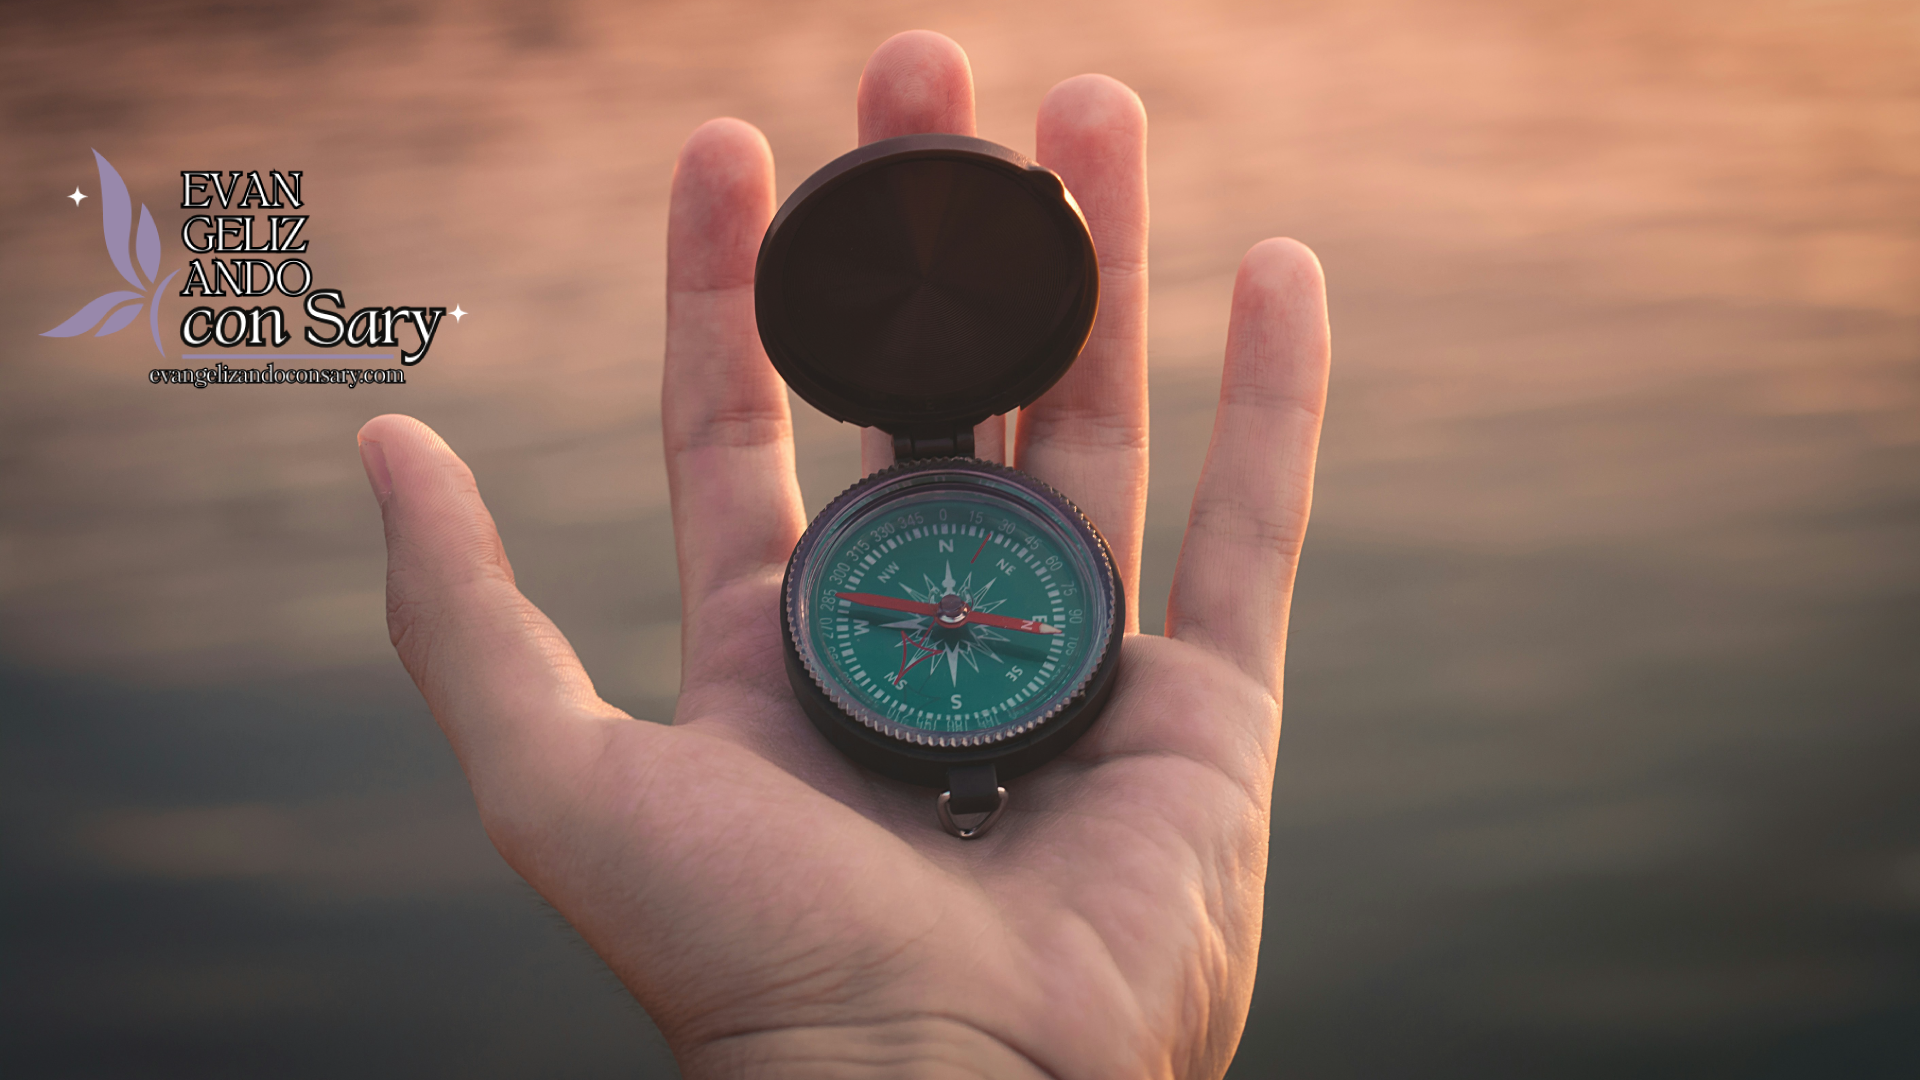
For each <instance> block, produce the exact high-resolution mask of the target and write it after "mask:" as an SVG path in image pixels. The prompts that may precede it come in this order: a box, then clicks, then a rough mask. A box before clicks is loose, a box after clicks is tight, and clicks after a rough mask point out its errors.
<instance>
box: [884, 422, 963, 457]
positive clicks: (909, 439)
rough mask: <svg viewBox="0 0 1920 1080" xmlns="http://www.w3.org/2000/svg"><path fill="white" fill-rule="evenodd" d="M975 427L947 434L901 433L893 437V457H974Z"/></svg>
mask: <svg viewBox="0 0 1920 1080" xmlns="http://www.w3.org/2000/svg"><path fill="white" fill-rule="evenodd" d="M972 456H973V428H971V427H963V428H960V429H959V430H957V431H954V432H952V433H950V434H947V435H939V436H929V435H899V434H896V435H895V436H894V437H893V459H894V460H895V461H909V460H911V459H913V458H941V457H972Z"/></svg>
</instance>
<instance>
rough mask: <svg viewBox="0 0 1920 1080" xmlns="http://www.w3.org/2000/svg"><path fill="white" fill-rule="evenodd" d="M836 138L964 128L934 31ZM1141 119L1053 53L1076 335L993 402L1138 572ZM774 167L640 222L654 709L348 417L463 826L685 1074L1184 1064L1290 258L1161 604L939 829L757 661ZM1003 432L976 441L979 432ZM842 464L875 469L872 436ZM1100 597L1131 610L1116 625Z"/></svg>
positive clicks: (1266, 278) (1241, 805)
mask: <svg viewBox="0 0 1920 1080" xmlns="http://www.w3.org/2000/svg"><path fill="white" fill-rule="evenodd" d="M859 116H860V137H861V140H862V141H863V142H866V141H871V140H874V139H879V138H884V137H888V136H892V135H899V134H904V133H908V132H916V131H949V132H959V133H963V134H971V133H972V131H973V92H972V82H971V75H970V73H969V70H968V68H967V62H966V57H965V55H964V54H963V53H961V51H960V50H959V48H958V46H956V45H954V44H953V43H952V42H951V41H948V40H947V39H946V38H943V37H940V36H938V35H935V34H930V33H924V32H916V33H910V34H902V35H900V36H898V37H895V38H893V39H891V40H889V41H888V42H886V43H885V44H883V45H882V46H881V47H880V49H879V50H878V51H877V52H875V54H874V55H873V57H872V59H871V60H870V61H869V62H868V64H867V68H866V71H865V73H864V74H863V75H862V77H861V80H860V90H859ZM1145 135H1146V118H1145V114H1144V113H1143V111H1142V109H1141V106H1140V102H1139V99H1138V98H1136V97H1135V96H1134V95H1133V93H1132V92H1131V91H1129V90H1128V89H1127V88H1126V87H1124V86H1122V85H1120V84H1119V83H1116V82H1114V81H1112V80H1110V79H1107V78H1104V77H1100V76H1082V77H1080V78H1076V79H1070V80H1068V81H1067V82H1064V83H1062V84H1060V85H1059V86H1057V87H1055V88H1054V89H1053V91H1052V92H1051V93H1050V94H1048V95H1047V98H1046V100H1045V102H1044V103H1043V104H1042V105H1041V108H1040V117H1039V131H1038V148H1039V150H1038V157H1039V160H1040V161H1041V163H1042V164H1045V165H1047V166H1049V167H1051V168H1053V169H1054V170H1055V171H1057V172H1059V173H1060V174H1061V176H1062V177H1064V178H1065V180H1066V182H1067V185H1068V187H1069V188H1070V189H1071V190H1072V191H1073V193H1074V195H1075V196H1076V197H1077V199H1078V200H1079V202H1080V205H1081V207H1082V208H1083V209H1084V210H1085V212H1086V215H1087V220H1088V223H1089V224H1090V226H1091V227H1092V230H1093V236H1094V242H1095V244H1096V246H1097V247H1098V249H1099V253H1100V279H1101V305H1100V316H1099V321H1098V323H1097V324H1096V325H1095V326H1094V329H1093V336H1092V339H1091V340H1090V341H1089V342H1088V344H1087V348H1086V351H1085V352H1084V353H1083V354H1082V355H1081V357H1080V360H1079V362H1078V363H1077V364H1076V365H1075V366H1074V367H1073V369H1072V370H1071V371H1070V372H1069V373H1068V375H1067V376H1066V377H1065V378H1064V379H1062V380H1061V382H1060V383H1059V384H1058V385H1057V386H1055V387H1054V388H1053V389H1052V390H1051V391H1049V392H1048V393H1047V394H1046V396H1045V397H1043V398H1041V399H1040V400H1039V401H1038V402H1036V403H1035V404H1034V405H1033V406H1031V407H1030V408H1027V409H1025V410H1023V411H1022V412H1021V413H1020V416H1019V421H1018V432H1017V440H1016V442H1017V446H1016V448H1017V453H1016V455H1015V456H1016V458H1017V463H1018V464H1019V466H1020V467H1021V468H1024V469H1026V470H1027V471H1029V472H1032V473H1034V474H1035V475H1037V476H1039V477H1040V478H1041V479H1043V480H1046V481H1047V482H1048V483H1051V484H1053V485H1054V486H1055V487H1057V488H1059V489H1060V490H1061V491H1063V492H1065V493H1066V494H1067V495H1068V496H1069V497H1071V498H1072V499H1074V500H1075V501H1076V502H1077V503H1078V504H1079V505H1080V507H1081V508H1082V509H1083V510H1084V511H1085V512H1086V513H1087V514H1088V516H1089V517H1090V518H1091V519H1092V520H1093V521H1094V522H1095V523H1096V524H1097V525H1098V526H1099V527H1100V528H1101V529H1102V531H1103V532H1104V533H1105V534H1106V536H1107V539H1108V540H1109V542H1110V543H1111V544H1112V547H1113V551H1114V554H1115V556H1116V558H1117V559H1118V561H1119V565H1120V567H1121V568H1122V572H1123V574H1124V578H1125V581H1126V585H1127V590H1128V595H1129V596H1137V595H1138V591H1137V587H1138V578H1139V565H1140V543H1141V531H1142V521H1143V517H1144V503H1145V498H1146V484H1147V395H1146V301H1147V293H1146V231H1147V229H1146V227H1147V205H1146V184H1145V175H1146V170H1145ZM773 191H774V188H773V163H772V159H771V155H770V153H769V151H768V148H767V144H766V141H765V140H764V139H763V138H762V137H761V136H760V134H759V132H757V131H756V130H754V129H753V128H752V127H750V126H748V125H747V124H745V123H742V122H740V121H737V120H716V121H713V122H711V123H709V124H707V125H705V126H703V127H702V128H700V129H699V130H698V131H696V132H695V133H694V134H693V136H692V137H691V138H690V139H688V141H687V145H686V147H685V149H684V150H682V152H681V155H680V161H679V164H678V166H677V168H676V170H675V174H674V182H673V196H672V209H671V216H670V222H669V230H668V250H667V262H668V273H667V277H668V286H667V288H668V296H667V310H668V321H667V355H666V373H665V380H664V388H663V392H662V408H661V412H662V417H663V422H664V425H665V429H666V452H667V454H666V458H667V469H668V477H669V481H670V484H671V489H672V495H673V520H674V532H675V538H676V541H677V544H678V549H679V562H680V584H681V596H682V612H683V622H682V624H681V625H682V634H683V636H682V641H683V643H684V644H683V648H682V662H681V692H680V699H679V708H678V710H677V712H676V715H675V717H674V724H673V726H671V727H667V726H662V725H658V724H650V723H638V722H635V721H634V720H632V719H630V718H629V717H627V716H626V715H625V714H624V713H622V712H621V711H620V710H618V709H615V708H613V707H612V706H610V705H608V704H606V703H605V702H603V701H601V700H600V699H599V697H598V696H596V695H595V694H594V691H593V685H592V683H591V682H590V681H589V680H588V678H587V675H586V673H585V672H584V671H583V670H582V669H581V667H580V664H579V661H578V660H576V659H575V657H574V654H573V650H572V649H571V648H570V647H569V646H568V644H567V642H566V639H565V638H564V637H562V636H561V634H560V632H559V630H557V629H555V627H554V626H553V624H552V623H550V622H549V621H548V620H547V619H546V617H545V616H543V615H542V614H541V613H540V612H539V611H538V610H537V609H536V608H534V606H533V605H532V604H530V603H529V602H528V601H527V600H526V599H525V598H524V597H522V596H521V595H520V593H519V592H518V590H516V589H515V588H514V584H513V572H512V570H511V568H510V567H509V566H508V563H507V558H506V554H505V552H504V551H503V550H502V549H501V546H500V540H499V537H498V535H497V533H496V532H495V530H494V526H493V521H492V518H491V517H489V516H488V514H487V510H486V508H485V506H484V505H482V503H481V501H480V497H479V494H478V492H477V491H476V489H475V485H474V480H473V475H472V473H471V472H469V471H468V470H467V468H466V466H465V465H464V464H462V463H461V461H460V460H459V459H458V458H457V457H455V456H454V454H453V452H452V451H451V450H449V449H448V448H447V446H446V444H445V443H444V442H442V441H440V439H439V438H438V437H437V436H435V435H434V434H433V433H432V432H431V431H429V430H427V428H426V427H424V426H423V425H421V424H420V423H419V422H418V421H415V420H411V419H408V418H405V417H398V416H383V417H380V418H378V419H375V420H373V421H371V422H369V423H368V424H367V426H366V427H365V428H364V429H362V431H361V433H360V440H361V447H362V455H363V459H364V460H365V462H366V465H367V472H368V476H369V478H370V479H371V480H372V482H373V485H374V490H375V493H376V495H377V497H378V498H379V500H380V506H381V511H382V514H383V516H384V518H385V522H386V532H387V545H388V560H389V561H388V579H387V596H388V622H389V626H390V629H391V632H392V636H393V642H394V645H395V647H396V648H397V649H398V650H399V653H400V658H401V660H402V662H403V663H405V665H406V667H407V670H408V671H409V672H410V673H411V674H412V675H413V677H414V680H415V681H416V682H417V683H418V684H419V686H420V690H421V692H422V693H423V694H424V695H425V696H426V699H427V702H428V704H429V705H430V706H431V707H432V709H433V714H434V716H435V717H436V718H437V719H438V721H439V723H440V725H441V727H442V728H443V729H444V730H445V732H446V735H447V738H448V739H449V740H450V741H451V742H452V744H453V748H454V750H455V751H456V752H457V753H458V755H459V757H460V761H461V763H462V765H463V766H464V767H465V769H466V771H467V775H468V778H469V779H470V780H471V782H472V784H473V791H474V796H475V799H476V801H477V802H478V805H479V808H480V814H481V818H482V820H483V821H484V822H485V825H486V828H487V832H488V834H489V835H490V836H491V837H492V838H493V841H494V843H495V845H496V846H498V848H499V849H500V853H501V854H502V855H503V856H505V857H506V859H507V861H508V862H509V863H510V864H512V866H513V867H514V869H515V870H517V871H519V873H520V874H521V875H522V876H523V877H525V878H526V879H527V881H529V882H531V883H532V884H533V886H534V887H535V888H537V889H538V890H539V891H540V893H541V894H542V895H543V896H545V897H546V898H547V899H548V900H549V901H550V902H551V903H552V904H553V906H554V907H556V908H558V909H559V910H560V911H561V912H562V913H563V914H564V915H565V916H566V917H567V918H568V919H569V920H570V921H571V922H572V923H573V925H574V926H575V927H576V928H577V929H578V930H579V931H580V933H581V934H582V935H583V936H584V937H585V938H586V940H587V941H588V943H589V944H591V945H592V946H593V948H594V949H595V950H596V951H598V952H599V954H600V955H601V956H602V957H603V958H604V959H605V960H606V962H607V963H608V965H609V966H611V967H612V969H613V970H614V972H615V973H616V974H617V975H618V976H619V977H620V979H621V981H622V982H624V983H625V984H626V986H627V987H628V989H630V990H631V991H632V992H633V994H634V996H635V997H637V998H638V999H639V1000H640V1002H641V1003H642V1004H643V1005H644V1006H645V1007H646V1008H647V1011H648V1012H649V1013H651V1014H652V1015H653V1017H654V1019H655V1020H656V1021H657V1022H658V1024H659V1025H660V1029H661V1031H662V1032H663V1033H664V1035H665V1036H666V1038H667V1041H668V1043H669V1045H670V1046H671V1047H672V1048H673V1050H674V1053H675V1054H676V1055H677V1056H678V1057H679V1059H680V1061H681V1063H682V1068H683V1069H684V1071H685V1073H686V1075H687V1076H689V1077H703V1076H737V1075H754V1076H783V1077H784V1076H822V1077H848V1076H883V1075H884V1076H892V1075H915V1076H956V1077H957V1076H991V1077H1016V1076H1039V1075H1050V1076H1055V1077H1086V1078H1099V1080H1106V1078H1112V1077H1142V1076H1153V1077H1170V1076H1218V1075H1220V1074H1221V1073H1222V1072H1223V1071H1224V1070H1225V1068H1226V1066H1227V1062H1228V1061H1229V1060H1230V1058H1231V1057H1232V1055H1233V1050H1234V1046H1235V1044H1236V1043H1237V1042H1238V1040H1239V1036H1240V1030H1241V1027H1242V1026H1243V1025H1244V1023H1245V1021H1246V1011H1247V1003H1248V998H1249V995H1250V993H1251V991H1252V987H1253V978H1254V961H1255V955H1256V951H1257V947H1258V944H1259V937H1260V918H1261V902H1262V892H1263V887H1264V878H1265V872H1266V863H1267V830H1268V821H1267V815H1268V802H1269V795H1270V788H1271V783H1272V776H1273V767H1274V754H1275V750H1276V744H1277V740H1278V737H1279V731H1280V683H1281V667H1282V658H1283V653H1284V642H1285V638H1286V629H1287V610H1288V603H1289V598H1290V595H1291V592H1292V585H1293V574H1294V566H1295V562H1296V559H1297V556H1298V554H1299V551H1300V544H1301V539H1302V536H1303V534H1304V531H1305V528H1306V523H1307V509H1308V503H1309V501H1310V498H1311V492H1312V482H1313V464H1314V453H1315V447H1316V445H1317V443H1318V439H1319V430H1320V416H1321V410H1322V406H1323V403H1324V401H1325V393H1326V379H1327V357H1328V339H1327V321H1326V308H1325V295H1324V288H1323V285H1322V281H1321V275H1320V268H1319V265H1318V263H1317V262H1316V261H1315V260H1314V258H1313V256H1312V254H1311V253H1309V252H1308V251H1307V250H1306V249H1305V248H1303V247H1301V246H1300V245H1299V244H1296V243H1293V242H1291V241H1285V240H1269V241H1266V242H1264V243H1262V244H1260V245H1258V246H1256V247H1255V248H1254V249H1253V250H1252V251H1251V252H1249V253H1248V255H1247V257H1246V259H1245V261H1244V262H1243V263H1242V264H1241V268H1240V275H1239V279H1238V281H1237V282H1236V284H1235V287H1234V297H1233V310H1232V316H1231V323H1230V330H1229V334H1228V342H1227V355H1226V366H1225V375H1224V379H1223V383H1222V387H1221V395H1220V408H1219V413H1218V416H1217V419H1216V421H1215V426H1214V433H1213V442H1212V446H1211V448H1210V450H1209V451H1208V456H1207V464H1206V469H1205V472H1204V474H1203V475H1202V477H1201V481H1200V487H1199V491H1198V493H1197V495H1196V496H1195V498H1194V503H1193V512H1192V517H1191V519H1190V522H1189V525H1188V529H1187V536H1186V543H1185V547H1184V550H1183V551H1182V555H1181V560H1180V567H1179V571H1178V573H1177V574H1176V577H1175V582H1174V588H1173V594H1172V600H1171V603H1170V604H1169V607H1168V612H1167V628H1168V631H1169V636H1167V637H1164V638H1161V637H1150V636H1143V635H1140V634H1137V633H1131V634H1130V635H1129V636H1128V638H1127V641H1126V645H1125V650H1124V653H1123V659H1122V667H1121V674H1120V681H1119V684H1118V687H1117V689H1116V692H1115V693H1114V695H1113V698H1112V701H1111V703H1110V704H1109V705H1108V706H1107V709H1106V711H1105V713H1104V714H1103V716H1102V717H1101V719H1100V720H1099V721H1098V722H1097V723H1095V724H1094V726H1093V727H1092V728H1091V729H1090V730H1089V731H1088V732H1087V734H1086V735H1085V736H1084V737H1083V738H1081V739H1080V740H1079V741H1078V742H1077V743H1076V744H1075V745H1074V746H1073V747H1072V748H1071V749H1069V750H1068V751H1067V752H1066V753H1065V754H1064V755H1063V756H1062V757H1060V758H1058V759H1056V760H1055V761H1053V762H1051V763H1050V764H1048V765H1046V766H1044V767H1043V768H1041V769H1039V770H1038V771H1036V772H1033V773H1030V774H1028V775H1026V776H1023V777H1020V778H1019V780H1018V781H1017V783H1016V784H1015V785H1014V794H1013V799H1012V801H1011V804H1010V806H1009V807H1008V809H1007V811H1006V814H1005V816H1004V817H1002V819H1001V820H1000V821H999V823H998V824H997V826H996V827H995V828H994V830H993V831H992V832H991V833H989V834H988V835H987V836H986V837H985V838H983V839H981V840H979V841H975V842H971V843H963V842H961V841H958V840H955V839H954V838H953V837H951V836H948V835H947V834H946V833H945V832H943V831H942V830H941V828H940V826H939V825H938V824H937V823H936V822H935V817H934V813H933V809H932V807H933V793H932V792H930V791H927V790H924V789H918V788H910V787H907V786H905V785H902V784H898V783H894V782H891V781H888V780H884V779H882V778H880V777H877V776H875V775H873V774H871V773H867V772H863V771H862V770H861V769H859V768H857V767H855V766H854V765H852V764H851V763H849V762H848V761H847V760H846V759H845V758H843V757H841V756H840V755H839V754H838V753H836V752H835V751H834V750H832V749H831V748H830V747H829V746H828V745H827V744H826V742H825V741H824V740H823V739H822V738H821V737H820V735H819V734H818V733H817V732H816V731H815V730H814V729H813V727H812V725H810V724H809V723H808V722H807V720H806V718H805V717H804V716H803V715H802V714H801V712H800V709H799V707H798V705H796V703H795V701H794V697H793V692H792V690H791V689H790V688H789V687H788V685H787V676H786V673H785V670H784V669H783V667H782V663H781V644H780V630H779V626H778V616H779V609H780V601H779V586H780V580H781V573H782V570H783V569H784V567H785V565H786V561H787V557H788V555H789V554H790V553H791V551H792V550H793V546H794V542H795V541H796V540H798V539H799V536H800V533H801V531H802V529H803V528H804V526H805V525H806V522H805V520H804V518H803V516H802V511H801V501H800V492H799V489H798V486H797V484H796V483H795V480H794V467H793V439H792V429H791V424H790V419H789V416H788V411H787V397H786V390H785V388H784V387H783V385H782V384H781V382H780V380H779V377H778V376H777V375H776V374H775V373H774V371H773V369H772V367H771V366H770V365H769V364H768V362H767V360H766V358H765V356H764V354H763V353H762V352H761V349H760V344H759V339H758V336H757V334H756V332H755V327H754V315H753V265H754V255H755V252H756V249H757V247H758V245H759V242H760V237H761V234H762V233H763V232H764V230H765V228H766V226H767V223H768V221H769V220H770V218H771V216H772V214H773V210H774V205H773ZM1002 430H1003V425H1001V424H999V423H998V422H994V423H990V424H986V425H982V427H981V429H980V432H979V434H978V436H977V438H978V445H979V446H980V448H981V453H982V456H986V457H994V458H1003V457H1004V454H1003V452H1002V448H1003V446H1004V437H1003V435H1002V434H1001V432H1002ZM866 447H867V452H866V453H865V455H864V456H865V458H866V460H865V462H864V464H865V466H866V468H867V469H869V470H871V469H873V468H876V467H878V466H879V465H882V464H885V463H886V462H885V460H884V457H885V450H886V443H885V440H884V439H883V438H873V437H871V436H870V437H869V438H868V439H867V440H866ZM1137 625H1138V623H1137V618H1135V617H1134V616H1133V615H1132V614H1131V613H1130V614H1129V619H1128V627H1129V630H1133V629H1135V628H1137Z"/></svg>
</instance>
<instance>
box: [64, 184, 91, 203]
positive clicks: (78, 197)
mask: <svg viewBox="0 0 1920 1080" xmlns="http://www.w3.org/2000/svg"><path fill="white" fill-rule="evenodd" d="M62 198H67V199H72V200H73V205H75V206H79V205H80V200H81V199H84V198H86V196H85V195H82V194H80V187H79V185H77V184H76V185H75V186H74V189H73V194H71V195H64V196H62Z"/></svg>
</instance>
